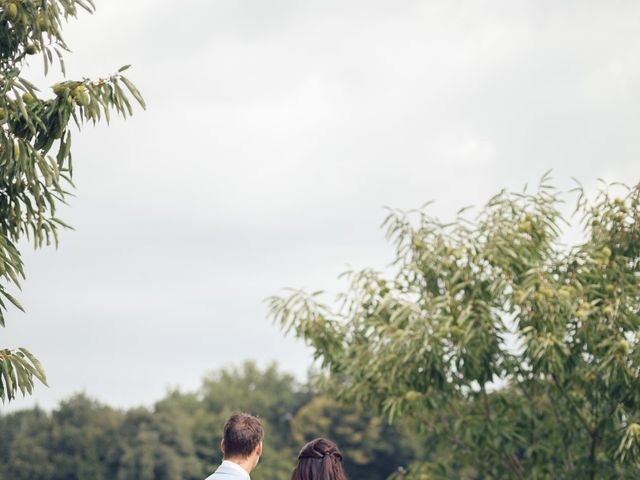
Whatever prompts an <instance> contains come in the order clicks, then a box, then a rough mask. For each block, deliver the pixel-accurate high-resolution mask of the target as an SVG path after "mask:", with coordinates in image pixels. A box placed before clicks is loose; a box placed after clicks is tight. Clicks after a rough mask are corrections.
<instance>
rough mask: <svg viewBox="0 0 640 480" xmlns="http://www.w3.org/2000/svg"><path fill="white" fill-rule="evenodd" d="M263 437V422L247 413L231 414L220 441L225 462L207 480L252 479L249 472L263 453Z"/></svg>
mask: <svg viewBox="0 0 640 480" xmlns="http://www.w3.org/2000/svg"><path fill="white" fill-rule="evenodd" d="M263 437H264V431H263V430H262V424H261V423H260V420H258V419H257V418H256V417H254V416H253V415H249V414H246V413H235V414H233V415H231V417H229V420H227V422H226V423H225V424H224V437H223V438H222V442H220V449H221V450H222V455H223V462H222V464H221V465H220V466H219V467H218V469H217V470H216V471H215V473H214V474H213V475H210V476H209V477H207V478H206V480H251V477H250V476H249V474H250V473H251V471H252V470H253V469H254V468H256V465H257V464H258V460H259V459H260V455H262V438H263Z"/></svg>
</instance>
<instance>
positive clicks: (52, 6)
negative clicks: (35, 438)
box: [0, 0, 145, 401]
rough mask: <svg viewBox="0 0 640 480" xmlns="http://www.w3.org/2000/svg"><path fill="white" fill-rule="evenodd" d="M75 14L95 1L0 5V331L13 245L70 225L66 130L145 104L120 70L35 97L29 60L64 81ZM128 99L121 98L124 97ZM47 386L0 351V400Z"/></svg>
mask: <svg viewBox="0 0 640 480" xmlns="http://www.w3.org/2000/svg"><path fill="white" fill-rule="evenodd" d="M78 9H84V10H86V11H87V12H89V13H92V12H93V11H94V4H93V2H92V0H13V1H7V0H0V326H3V327H4V324H5V313H6V310H7V307H8V306H9V304H13V305H14V306H15V307H17V308H19V309H20V310H22V306H21V305H20V303H19V302H18V300H17V299H16V298H15V296H13V295H12V294H11V293H10V290H11V289H12V288H14V289H15V288H19V287H20V281H21V280H22V279H24V269H23V263H22V260H21V257H20V252H19V250H18V247H17V244H18V242H19V241H20V240H21V239H22V238H23V237H24V238H27V239H28V240H30V241H31V242H32V243H33V245H34V246H35V247H36V248H38V247H41V246H43V245H49V244H51V243H57V233H58V230H59V229H60V228H67V225H66V224H65V223H64V222H63V221H62V220H60V219H59V218H57V217H56V207H57V206H58V205H59V204H60V203H64V202H65V197H66V196H67V195H68V192H67V189H69V188H70V187H72V186H73V183H72V162H71V126H72V125H74V124H75V126H77V127H78V128H80V127H81V126H82V125H83V124H84V123H86V122H93V123H95V122H97V121H99V120H101V119H106V120H107V122H108V121H109V115H110V113H111V111H114V112H116V113H117V114H120V115H122V116H123V117H127V116H128V115H131V113H132V108H131V102H130V100H129V98H128V97H133V99H135V101H137V102H138V103H139V104H140V105H141V106H142V107H144V106H145V105H144V100H143V99H142V97H141V95H140V93H139V92H138V90H137V89H136V87H135V86H134V85H133V84H132V83H131V82H130V81H129V80H127V79H126V78H125V77H124V76H123V75H122V72H123V71H124V70H126V68H127V67H123V68H121V69H120V70H119V71H118V73H116V74H115V75H112V76H110V77H109V78H104V79H99V80H97V81H92V80H89V79H82V80H67V81H64V82H61V83H57V84H55V85H53V87H52V91H49V90H48V89H47V90H46V91H40V90H39V89H38V88H37V87H36V86H35V85H34V84H33V83H31V82H29V81H28V80H27V79H26V78H24V76H23V70H24V68H25V67H26V66H27V65H28V63H29V62H28V60H29V59H31V58H34V57H35V56H40V57H41V58H42V60H43V61H44V70H45V74H46V73H47V72H48V71H49V68H50V67H51V65H52V63H53V62H57V63H59V65H60V68H61V70H62V73H63V74H64V62H63V55H64V54H65V53H66V52H68V51H69V50H68V48H67V45H66V44H65V42H64V40H63V38H62V35H61V31H62V27H63V22H65V21H66V20H68V19H69V18H70V17H75V16H76V15H77V12H78ZM125 92H126V93H125ZM35 379H38V380H40V381H41V382H43V383H46V378H45V373H44V370H43V368H42V366H41V365H40V363H39V362H38V360H37V359H36V358H35V357H34V356H33V355H32V354H31V353H30V352H29V351H28V350H27V349H25V348H17V349H10V348H4V349H0V398H1V399H2V400H3V401H5V400H12V399H13V398H15V395H16V393H17V392H21V393H22V394H23V395H25V394H28V393H31V392H32V390H33V387H34V383H35Z"/></svg>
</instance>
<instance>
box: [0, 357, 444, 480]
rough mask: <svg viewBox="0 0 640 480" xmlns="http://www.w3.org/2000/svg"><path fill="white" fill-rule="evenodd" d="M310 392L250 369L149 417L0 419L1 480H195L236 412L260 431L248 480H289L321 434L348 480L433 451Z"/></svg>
mask: <svg viewBox="0 0 640 480" xmlns="http://www.w3.org/2000/svg"><path fill="white" fill-rule="evenodd" d="M313 385H314V381H313V380H312V378H310V379H309V380H308V381H306V382H299V381H297V380H296V379H295V378H294V377H293V376H292V375H289V374H287V373H283V372H282V371H280V370H279V369H278V368H277V366H275V365H271V366H268V367H267V368H265V369H260V368H258V367H257V366H256V364H255V363H253V362H247V363H245V364H243V365H242V366H241V367H235V368H226V369H221V370H218V371H215V372H213V373H211V374H210V375H208V376H206V377H205V378H204V379H203V381H202V385H201V386H200V388H199V389H198V390H197V391H194V392H181V391H177V390H174V391H170V392H168V393H167V394H166V395H165V397H164V398H162V399H161V400H159V401H158V402H157V403H155V405H153V407H151V408H146V407H136V408H130V409H126V410H123V409H117V408H112V407H110V406H107V405H104V404H102V403H100V402H98V401H96V400H94V399H91V398H90V397H89V396H87V395H86V394H77V395H74V396H72V397H71V398H68V399H66V400H64V401H62V402H60V403H59V405H58V406H57V407H56V408H55V409H53V411H51V412H47V411H44V410H43V409H41V408H38V407H36V408H32V409H29V410H21V411H16V412H13V413H10V414H6V415H3V416H0V479H2V480H9V479H11V480H71V479H73V480H101V479H104V480H106V479H109V480H111V479H116V480H125V479H126V480H202V479H203V478H205V477H206V476H207V475H208V474H210V473H211V472H212V471H213V470H214V468H215V466H216V465H217V464H218V463H219V462H220V461H221V453H220V449H219V444H220V439H221V435H222V426H223V424H224V421H225V420H226V418H227V417H228V416H229V415H230V414H231V413H232V412H233V411H235V410H242V411H246V412H251V413H254V414H257V415H259V416H260V417H261V418H262V420H263V422H264V424H265V431H266V437H265V450H264V455H263V458H262V459H261V460H260V464H259V466H258V468H257V469H256V470H255V471H254V473H253V474H252V478H253V479H254V480H267V479H268V480H274V479H282V480H285V479H288V478H289V476H290V474H291V469H292V468H293V465H294V463H295V458H296V455H297V452H298V450H299V448H300V447H301V446H302V445H303V444H304V443H305V442H306V441H308V440H310V439H312V438H315V437H317V436H320V435H324V436H327V437H330V438H332V439H334V440H335V441H336V442H337V443H338V444H339V445H340V447H341V449H342V450H343V451H344V454H345V466H346V470H347V472H348V473H349V477H350V478H354V479H357V478H366V479H371V480H378V479H379V480H383V479H385V478H387V477H388V476H389V475H390V474H392V473H393V472H394V471H396V470H398V468H399V467H400V468H402V467H405V466H407V465H408V464H409V463H411V462H413V461H415V460H417V459H420V458H425V453H429V452H430V449H429V448H428V445H427V442H426V440H425V438H424V437H422V436H421V435H419V434H417V433H416V432H412V431H411V430H410V429H409V428H404V427H402V426H399V425H395V426H392V425H389V424H388V423H387V422H386V421H385V420H383V419H382V418H381V417H378V416H376V415H373V414H371V413H369V412H367V411H365V410H363V409H359V408H356V407H350V406H348V405H342V404H339V403H337V402H336V400H334V399H332V398H331V397H329V396H327V395H324V394H322V393H321V392H319V391H318V389H317V388H315V387H314V386H313ZM431 450H433V449H431ZM430 453H433V452H430Z"/></svg>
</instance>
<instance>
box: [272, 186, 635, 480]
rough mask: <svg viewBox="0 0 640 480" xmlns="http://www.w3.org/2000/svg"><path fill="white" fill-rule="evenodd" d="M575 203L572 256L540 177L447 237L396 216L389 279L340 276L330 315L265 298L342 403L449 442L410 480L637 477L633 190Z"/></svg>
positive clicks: (314, 302)
mask: <svg viewBox="0 0 640 480" xmlns="http://www.w3.org/2000/svg"><path fill="white" fill-rule="evenodd" d="M612 188H613V189H616V191H619V192H620V195H619V196H618V197H614V196H613V195H612V193H610V189H612ZM573 195H576V196H577V202H576V210H575V214H574V216H573V217H571V218H572V219H574V220H575V223H576V224H577V225H579V226H581V227H582V232H583V240H582V241H581V242H579V243H578V244H577V245H575V246H572V247H568V246H566V245H564V244H563V243H562V241H561V235H562V233H563V231H565V229H566V227H567V225H571V223H570V222H569V221H568V220H567V219H565V218H564V217H563V215H562V214H561V212H560V207H561V205H562V203H563V201H564V194H562V193H561V192H559V191H558V190H557V189H556V188H554V187H553V186H552V185H551V184H550V182H549V180H548V178H546V177H545V178H544V179H543V181H542V182H541V184H540V186H539V188H538V190H537V191H536V192H534V193H531V194H530V193H527V192H526V191H525V192H523V193H511V192H507V191H503V192H500V193H499V194H498V195H496V196H495V197H493V198H492V199H491V200H490V201H489V202H488V203H487V204H486V205H485V207H484V208H483V209H481V210H480V211H479V212H478V213H477V215H475V216H472V215H470V214H469V213H468V211H466V210H464V211H461V212H460V214H459V215H458V217H457V219H456V221H455V222H453V223H443V222H441V221H439V220H438V219H437V218H434V217H432V216H430V215H429V213H428V212H429V207H428V206H427V207H425V208H423V209H420V210H418V211H412V212H407V213H404V212H400V211H392V212H391V214H390V215H389V217H388V218H387V220H386V222H385V226H386V228H387V233H388V237H389V238H390V239H391V241H392V242H393V245H394V246H395V249H396V260H395V262H394V264H393V265H392V268H391V272H389V273H387V274H383V273H379V272H375V271H373V270H364V271H360V272H354V273H351V279H352V283H351V286H350V287H349V289H348V290H347V291H345V292H344V293H343V294H341V296H340V298H341V300H342V302H341V306H340V307H338V308H331V307H329V306H327V305H326V304H323V303H322V302H321V301H320V298H319V295H320V293H319V292H316V293H313V294H307V293H306V292H293V293H292V294H291V295H289V296H287V297H273V298H271V299H270V306H271V313H272V315H273V316H274V317H275V319H277V321H279V322H280V323H281V325H282V326H283V328H284V329H285V330H287V331H291V332H293V333H294V334H295V335H297V336H298V337H301V338H303V339H304V340H305V341H306V342H307V343H308V344H309V345H310V346H311V347H312V348H313V349H314V351H315V354H316V356H317V357H318V358H319V359H320V360H321V361H322V364H323V366H324V367H325V369H326V372H327V373H328V376H329V379H330V384H331V386H332V388H333V389H334V391H335V392H336V394H337V395H338V397H339V398H341V399H342V400H344V401H354V402H358V403H360V404H363V405H368V406H373V407H375V408H377V409H378V411H380V412H383V413H384V414H386V416H387V417H388V418H389V419H392V420H393V419H404V420H406V421H410V422H413V423H415V424H417V425H419V426H420V427H421V428H422V429H423V430H424V431H425V432H426V433H428V434H429V435H432V436H435V437H434V441H443V442H445V443H448V444H449V446H450V448H449V450H450V455H448V456H445V457H441V458H439V459H437V461H433V462H430V463H425V464H422V465H419V466H418V465H416V468H415V469H414V471H413V472H412V473H411V477H412V478H532V479H542V478H591V479H593V478H635V477H637V476H640V345H639V340H640V338H639V337H640V316H639V313H640V282H639V280H640V278H639V277H640V239H639V237H638V236H639V234H640V209H639V208H638V206H639V203H640V185H637V186H635V187H634V188H628V187H624V186H611V187H608V186H604V187H603V189H602V190H601V191H600V193H599V194H598V195H597V196H596V197H595V198H594V199H589V198H587V196H586V195H585V193H584V192H583V191H582V189H581V188H577V189H576V190H575V191H574V192H573ZM435 439H440V440H435ZM460 466H465V467H466V466H471V467H472V470H466V471H462V470H460V468H459V467H460Z"/></svg>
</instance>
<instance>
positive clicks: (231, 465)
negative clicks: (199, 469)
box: [222, 460, 251, 480]
mask: <svg viewBox="0 0 640 480" xmlns="http://www.w3.org/2000/svg"><path fill="white" fill-rule="evenodd" d="M222 465H225V466H227V467H229V468H232V469H234V470H236V471H238V472H242V474H244V476H245V477H246V478H248V479H249V480H251V477H250V476H249V473H248V472H247V471H246V470H245V469H244V468H242V467H241V466H240V465H238V464H237V463H235V462H232V461H230V460H223V461H222Z"/></svg>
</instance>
